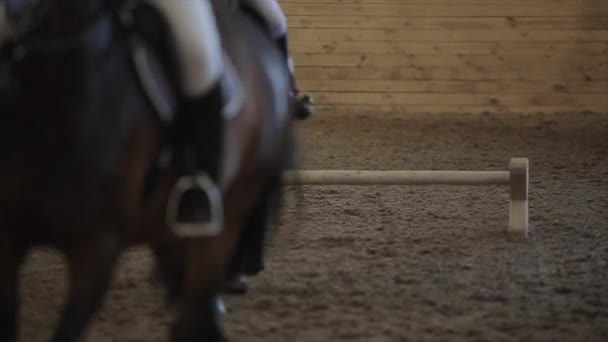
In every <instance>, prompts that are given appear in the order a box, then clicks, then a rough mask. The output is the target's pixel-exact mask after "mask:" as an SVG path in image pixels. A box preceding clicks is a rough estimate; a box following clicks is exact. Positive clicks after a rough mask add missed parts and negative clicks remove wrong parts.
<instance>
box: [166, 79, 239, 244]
mask: <svg viewBox="0 0 608 342" xmlns="http://www.w3.org/2000/svg"><path fill="white" fill-rule="evenodd" d="M226 102H227V96H226V91H225V90H224V89H223V88H222V86H221V82H220V83H219V84H218V85H217V86H215V87H214V88H213V89H211V90H210V91H208V92H207V93H206V94H205V95H203V96H201V97H200V98H187V99H184V100H183V101H182V108H181V110H180V112H179V113H178V116H177V119H176V124H175V131H174V134H175V140H176V143H177V153H178V155H179V158H180V160H181V161H182V162H183V164H184V166H185V173H186V174H185V178H182V180H184V181H186V182H185V184H187V185H186V186H185V187H181V188H180V185H179V183H178V185H176V190H175V191H179V193H177V195H175V197H174V199H175V201H176V203H175V204H174V207H173V210H174V213H175V214H174V220H175V221H176V223H179V224H188V225H193V226H194V225H201V227H202V225H204V224H207V223H211V221H212V220H214V219H216V218H214V217H213V215H214V211H213V207H214V204H217V197H213V195H214V194H216V195H217V194H218V192H217V191H214V190H219V185H218V182H219V169H220V161H221V155H222V149H223V144H222V139H223V129H224V118H223V110H224V106H225V104H226ZM189 180H191V183H190V182H189ZM201 180H202V181H201ZM201 183H206V184H207V185H209V186H210V187H212V189H210V188H205V186H204V185H202V184H201ZM220 199H221V195H220ZM170 205H171V204H170ZM193 234H196V232H193ZM201 234H205V233H204V232H201Z"/></svg>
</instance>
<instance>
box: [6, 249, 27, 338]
mask: <svg viewBox="0 0 608 342" xmlns="http://www.w3.org/2000/svg"><path fill="white" fill-rule="evenodd" d="M24 255H25V248H24V247H23V246H18V245H16V244H13V243H12V241H9V240H8V239H6V238H4V237H2V238H0V341H7V342H14V341H17V325H18V324H17V317H18V311H19V268H20V266H21V263H22V261H23V257H24Z"/></svg>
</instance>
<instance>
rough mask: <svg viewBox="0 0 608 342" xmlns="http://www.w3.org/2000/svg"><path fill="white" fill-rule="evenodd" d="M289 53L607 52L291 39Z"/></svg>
mask: <svg viewBox="0 0 608 342" xmlns="http://www.w3.org/2000/svg"><path fill="white" fill-rule="evenodd" d="M291 51H292V52H293V53H296V54H297V53H323V54H332V53H336V54H356V53H364V54H382V55H391V54H501V53H511V54H515V53H521V54H538V53H539V52H543V53H548V54H552V55H557V56H559V55H578V56H588V55H592V56H597V55H598V54H600V55H603V56H606V55H608V42H540V41H534V42H496V41H492V42H431V43H429V42H347V41H328V40H323V41H306V42H302V41H299V42H295V43H294V44H292V46H291Z"/></svg>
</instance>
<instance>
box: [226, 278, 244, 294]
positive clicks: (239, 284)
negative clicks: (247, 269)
mask: <svg viewBox="0 0 608 342" xmlns="http://www.w3.org/2000/svg"><path fill="white" fill-rule="evenodd" d="M248 291H249V285H248V284H247V281H246V280H245V277H243V276H238V277H236V278H234V279H232V280H230V281H229V282H228V283H227V284H226V286H225V287H224V292H225V293H227V294H232V295H244V294H247V292H248Z"/></svg>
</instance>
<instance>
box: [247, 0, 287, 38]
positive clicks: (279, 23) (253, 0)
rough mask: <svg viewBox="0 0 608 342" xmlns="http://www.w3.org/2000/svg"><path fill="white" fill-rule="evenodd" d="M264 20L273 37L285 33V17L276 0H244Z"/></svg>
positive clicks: (278, 36)
mask: <svg viewBox="0 0 608 342" xmlns="http://www.w3.org/2000/svg"><path fill="white" fill-rule="evenodd" d="M246 3H247V4H248V5H250V6H251V7H253V8H254V9H255V10H256V11H257V12H258V13H259V14H260V15H261V16H262V17H263V18H264V20H265V21H266V24H267V25H268V27H269V28H270V34H271V35H272V37H273V38H275V39H276V38H280V37H282V36H284V35H286V34H287V18H285V14H284V13H283V10H282V9H281V6H280V5H279V3H278V2H277V0H246Z"/></svg>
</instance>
